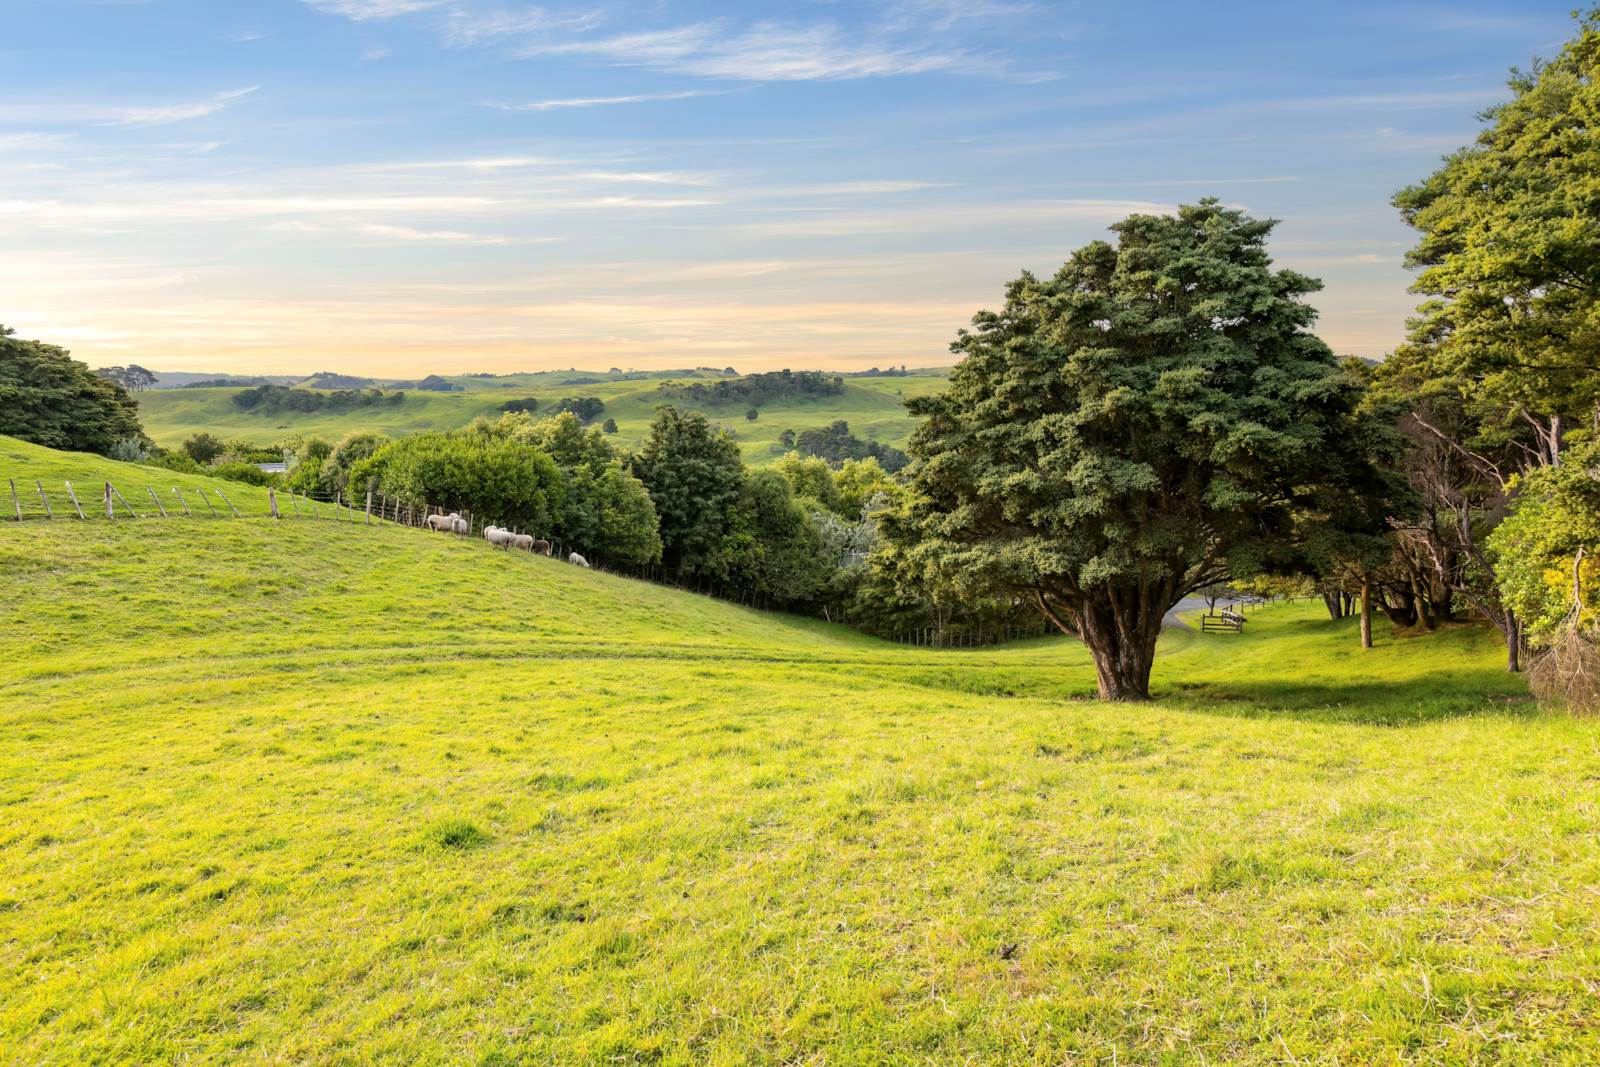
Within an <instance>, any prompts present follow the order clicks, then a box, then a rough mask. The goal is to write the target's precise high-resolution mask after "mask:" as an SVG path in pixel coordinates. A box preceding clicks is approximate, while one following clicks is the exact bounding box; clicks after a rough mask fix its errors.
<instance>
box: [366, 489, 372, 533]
mask: <svg viewBox="0 0 1600 1067" xmlns="http://www.w3.org/2000/svg"><path fill="white" fill-rule="evenodd" d="M367 525H368V526H371V525H372V490H371V489H368V490H367Z"/></svg>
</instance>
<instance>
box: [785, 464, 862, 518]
mask: <svg viewBox="0 0 1600 1067" xmlns="http://www.w3.org/2000/svg"><path fill="white" fill-rule="evenodd" d="M772 469H773V470H774V471H776V472H777V473H779V474H781V475H782V476H783V477H784V478H785V479H786V480H787V481H788V483H789V487H790V488H791V489H792V490H793V491H794V495H795V496H797V497H802V498H804V499H806V500H814V501H816V502H817V503H818V504H820V505H821V506H822V507H824V508H827V509H828V510H829V511H831V512H835V513H838V514H840V515H843V514H844V505H843V504H842V502H841V501H840V498H839V487H838V485H836V484H835V482H834V476H833V468H831V467H829V466H828V464H827V461H826V460H822V459H818V458H817V457H815V456H802V455H801V454H800V453H798V452H790V453H787V454H786V455H785V456H784V457H783V458H782V459H780V460H778V462H777V463H775V464H773V466H772Z"/></svg>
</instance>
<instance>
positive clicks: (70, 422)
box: [0, 325, 144, 455]
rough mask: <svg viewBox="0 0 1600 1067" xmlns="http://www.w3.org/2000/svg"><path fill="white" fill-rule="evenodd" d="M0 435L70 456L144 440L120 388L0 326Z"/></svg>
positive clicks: (62, 353) (60, 351) (134, 408)
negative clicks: (132, 440) (68, 452)
mask: <svg viewBox="0 0 1600 1067" xmlns="http://www.w3.org/2000/svg"><path fill="white" fill-rule="evenodd" d="M0 434H5V435H7V436H10V437H16V438H19V439H21V440H23V441H32V442H33V443H34V444H39V445H44V446H45V447H47V448H61V449H67V450H69V451H73V452H98V453H100V454H101V455H109V454H110V452H111V449H112V448H113V446H115V445H116V444H117V442H119V441H125V440H127V439H129V438H134V439H138V440H143V439H144V430H143V429H142V428H141V427H140V425H139V407H138V405H137V404H136V403H135V402H134V400H133V398H132V397H130V396H129V395H128V393H127V390H125V389H123V387H122V386H121V385H118V384H117V383H116V382H114V381H112V380H110V379H109V378H103V377H101V376H100V375H98V374H96V373H94V372H93V371H91V370H90V369H89V368H88V366H87V365H85V364H83V363H80V362H78V361H77V360H75V359H73V358H72V357H71V356H70V355H69V354H68V353H67V350H66V349H65V348H61V347H58V346H57V345H52V344H46V343H44V342H43V341H24V340H22V339H21V338H19V337H17V336H16V331H15V330H12V329H10V328H9V327H6V326H3V325H0Z"/></svg>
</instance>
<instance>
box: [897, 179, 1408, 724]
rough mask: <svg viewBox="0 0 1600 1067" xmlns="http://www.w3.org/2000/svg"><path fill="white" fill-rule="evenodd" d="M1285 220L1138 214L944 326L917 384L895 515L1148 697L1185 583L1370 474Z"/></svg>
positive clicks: (1248, 556) (967, 585) (1243, 568)
mask: <svg viewBox="0 0 1600 1067" xmlns="http://www.w3.org/2000/svg"><path fill="white" fill-rule="evenodd" d="M1272 226H1273V223H1272V222H1270V221H1264V220H1257V219H1252V218H1248V217H1247V216H1245V215H1243V214H1242V213H1240V212H1238V211H1234V210H1230V209H1228V208H1225V207H1223V206H1222V205H1221V204H1219V203H1218V202H1216V201H1215V200H1205V201H1202V202H1201V203H1200V204H1198V205H1195V206H1187V207H1182V208H1180V209H1179V211H1178V213H1177V214H1176V215H1171V216H1153V215H1135V216H1133V217H1131V218H1128V219H1126V220H1124V221H1123V222H1120V223H1118V224H1117V225H1115V226H1113V227H1112V229H1113V230H1114V231H1115V232H1116V234H1117V236H1118V241H1117V244H1116V245H1111V244H1108V243H1106V242H1103V241H1096V242H1094V243H1092V244H1089V245H1087V246H1085V247H1084V248H1081V249H1079V250H1078V251H1077V252H1076V253H1074V254H1073V256H1072V258H1071V259H1070V260H1068V262H1067V263H1066V265H1065V266H1063V267H1062V268H1061V270H1060V271H1059V272H1058V273H1057V274H1056V275H1055V276H1054V277H1053V278H1049V279H1043V280H1041V279H1038V278H1035V277H1034V276H1033V275H1031V274H1024V275H1023V276H1022V277H1020V278H1018V279H1017V280H1016V281H1014V282H1012V283H1011V285H1010V286H1009V287H1008V288H1007V291H1006V302H1005V305H1004V307H1003V308H1002V309H1001V310H1000V311H999V312H989V311H984V312H980V313H979V314H978V315H977V316H976V317H974V319H973V329H971V330H970V331H967V330H963V331H962V332H961V334H960V335H959V336H958V338H957V340H956V341H955V343H954V344H953V345H952V346H951V347H952V350H953V351H954V352H955V353H957V354H958V355H960V356H961V357H962V360H961V362H960V363H959V364H958V365H957V366H956V367H955V369H954V370H953V371H952V373H951V378H950V387H949V389H948V390H946V391H945V392H944V393H942V394H939V395H937V396H932V397H924V398H917V399H915V400H912V401H910V404H909V406H910V407H911V409H912V411H913V412H914V413H916V414H919V415H922V416H925V421H924V422H923V423H922V425H921V426H920V427H919V428H918V430H917V431H916V433H915V435H914V436H913V438H912V446H911V451H912V454H913V456H914V457H915V461H914V464H913V466H912V469H911V478H912V484H913V488H914V495H913V499H912V503H911V506H910V509H909V511H908V512H907V520H906V522H905V523H902V524H900V525H899V528H898V531H897V535H898V536H900V537H902V538H906V537H908V536H909V537H911V538H914V539H915V540H917V541H918V544H917V545H916V547H915V548H914V549H913V550H912V556H913V558H914V559H915V560H917V562H918V564H919V565H920V566H922V567H923V568H924V569H925V570H927V571H928V572H929V573H933V572H935V571H937V572H938V573H939V574H940V575H941V577H942V579H943V580H947V581H953V582H955V583H957V584H958V585H960V586H962V587H964V589H965V590H966V591H967V592H968V593H969V594H972V595H983V594H993V593H1008V594H1011V595H1017V596H1024V597H1026V598H1027V599H1028V600H1029V601H1030V602H1031V603H1032V604H1033V605H1034V606H1035V607H1036V608H1037V609H1038V610H1039V611H1040V612H1041V613H1043V614H1044V616H1045V617H1046V618H1048V619H1049V620H1050V621H1051V622H1052V623H1054V624H1055V625H1056V626H1057V627H1059V628H1060V629H1062V630H1063V631H1066V632H1068V633H1071V634H1074V635H1076V636H1077V637H1079V638H1080V639H1081V640H1082V641H1083V642H1084V644H1085V645H1087V646H1088V648H1089V650H1090V652H1091V653H1092V654H1093V657H1094V661H1095V668H1096V672H1097V675H1098V680H1099V690H1100V695H1101V697H1102V698H1105V699H1112V700H1142V699H1145V698H1146V697H1148V695H1149V692H1150V669H1151V665H1152V663H1153V660H1154V655H1155V646H1156V640H1157V638H1158V636H1159V635H1160V631H1161V626H1162V619H1163V616H1164V615H1165V614H1166V613H1167V612H1168V611H1169V610H1170V609H1171V608H1172V607H1173V606H1174V605H1175V604H1176V603H1177V602H1178V601H1179V600H1180V599H1181V598H1182V597H1183V596H1185V595H1186V594H1188V593H1190V592H1192V591H1194V590H1196V589H1199V588H1201V587H1203V586H1206V585H1208V584H1211V583H1213V582H1217V581H1221V580H1224V579H1227V578H1229V577H1243V576H1245V575H1248V574H1251V573H1255V572H1258V571H1260V570H1262V569H1263V568H1267V567H1271V566H1273V565H1278V564H1284V563H1287V562H1288V561H1289V560H1290V558H1291V555H1292V553H1291V551H1290V550H1291V543H1292V542H1294V541H1295V540H1296V538H1297V536H1298V535H1299V534H1301V533H1302V532H1303V528H1304V525H1305V522H1306V520H1307V518H1308V517H1309V518H1310V519H1312V520H1314V521H1313V525H1317V524H1318V523H1319V522H1320V523H1321V524H1323V525H1326V524H1327V523H1328V522H1329V521H1332V520H1334V519H1337V518H1338V517H1340V516H1342V515H1344V514H1347V513H1353V512H1356V511H1360V510H1362V509H1355V508H1351V507H1348V506H1345V505H1346V504H1347V503H1348V501H1349V500H1350V499H1351V498H1352V497H1354V496H1355V495H1356V494H1358V493H1360V492H1364V491H1366V490H1367V489H1368V488H1370V486H1371V485H1372V484H1373V483H1374V482H1375V481H1376V472H1375V471H1374V470H1373V467H1372V464H1371V463H1370V461H1369V460H1368V459H1367V457H1366V453H1365V450H1366V449H1367V448H1368V447H1369V446H1370V443H1371V442H1370V438H1369V435H1368V434H1367V433H1366V432H1364V428H1363V427H1362V426H1361V424H1360V420H1359V419H1358V418H1357V417H1356V415H1355V409H1356V405H1357V403H1358V401H1359V398H1360V393H1361V386H1360V384H1359V383H1358V382H1357V381H1356V380H1355V379H1354V378H1353V377H1352V376H1350V375H1349V374H1347V373H1346V372H1345V371H1344V370H1342V369H1341V368H1340V367H1339V365H1338V363H1337V361H1336V360H1335V358H1334V356H1333V353H1332V352H1331V351H1330V350H1329V349H1328V347H1327V345H1325V344H1324V343H1323V342H1322V341H1321V340H1319V339H1318V338H1317V337H1316V336H1315V335H1313V334H1312V333H1311V332H1310V326H1311V324H1312V322H1313V320H1314V319H1315V317H1316V312H1315V311H1314V310H1313V309H1312V308H1311V307H1310V306H1309V305H1308V304H1307V303H1306V302H1305V299H1304V298H1305V297H1306V296H1307V295H1308V294H1310V293H1312V292H1314V291H1316V290H1317V289H1318V288H1319V283H1317V282H1316V281H1314V280H1312V279H1311V278H1308V277H1305V276H1304V275H1301V274H1297V273H1295V272H1293V271H1288V270H1282V271H1274V270H1273V269H1272V268H1271V266H1270V259H1269V258H1268V255H1267V251H1266V238H1267V236H1268V234H1269V233H1270V232H1271V230H1272ZM907 524H909V525H907Z"/></svg>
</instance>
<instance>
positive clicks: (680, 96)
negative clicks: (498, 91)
mask: <svg viewBox="0 0 1600 1067" xmlns="http://www.w3.org/2000/svg"><path fill="white" fill-rule="evenodd" d="M732 91H733V90H731V89H685V90H683V91H681V92H672V93H634V94H632V95H631V96H579V97H572V98H570V99H565V100H534V101H531V102H529V103H526V104H490V105H488V106H489V107H495V108H499V109H500V110H501V111H557V110H560V109H562V108H569V107H609V106H611V105H614V104H649V103H654V102H656V101H658V100H689V99H692V98H694V97H697V96H726V95H727V94H728V93H730V92H732Z"/></svg>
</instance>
